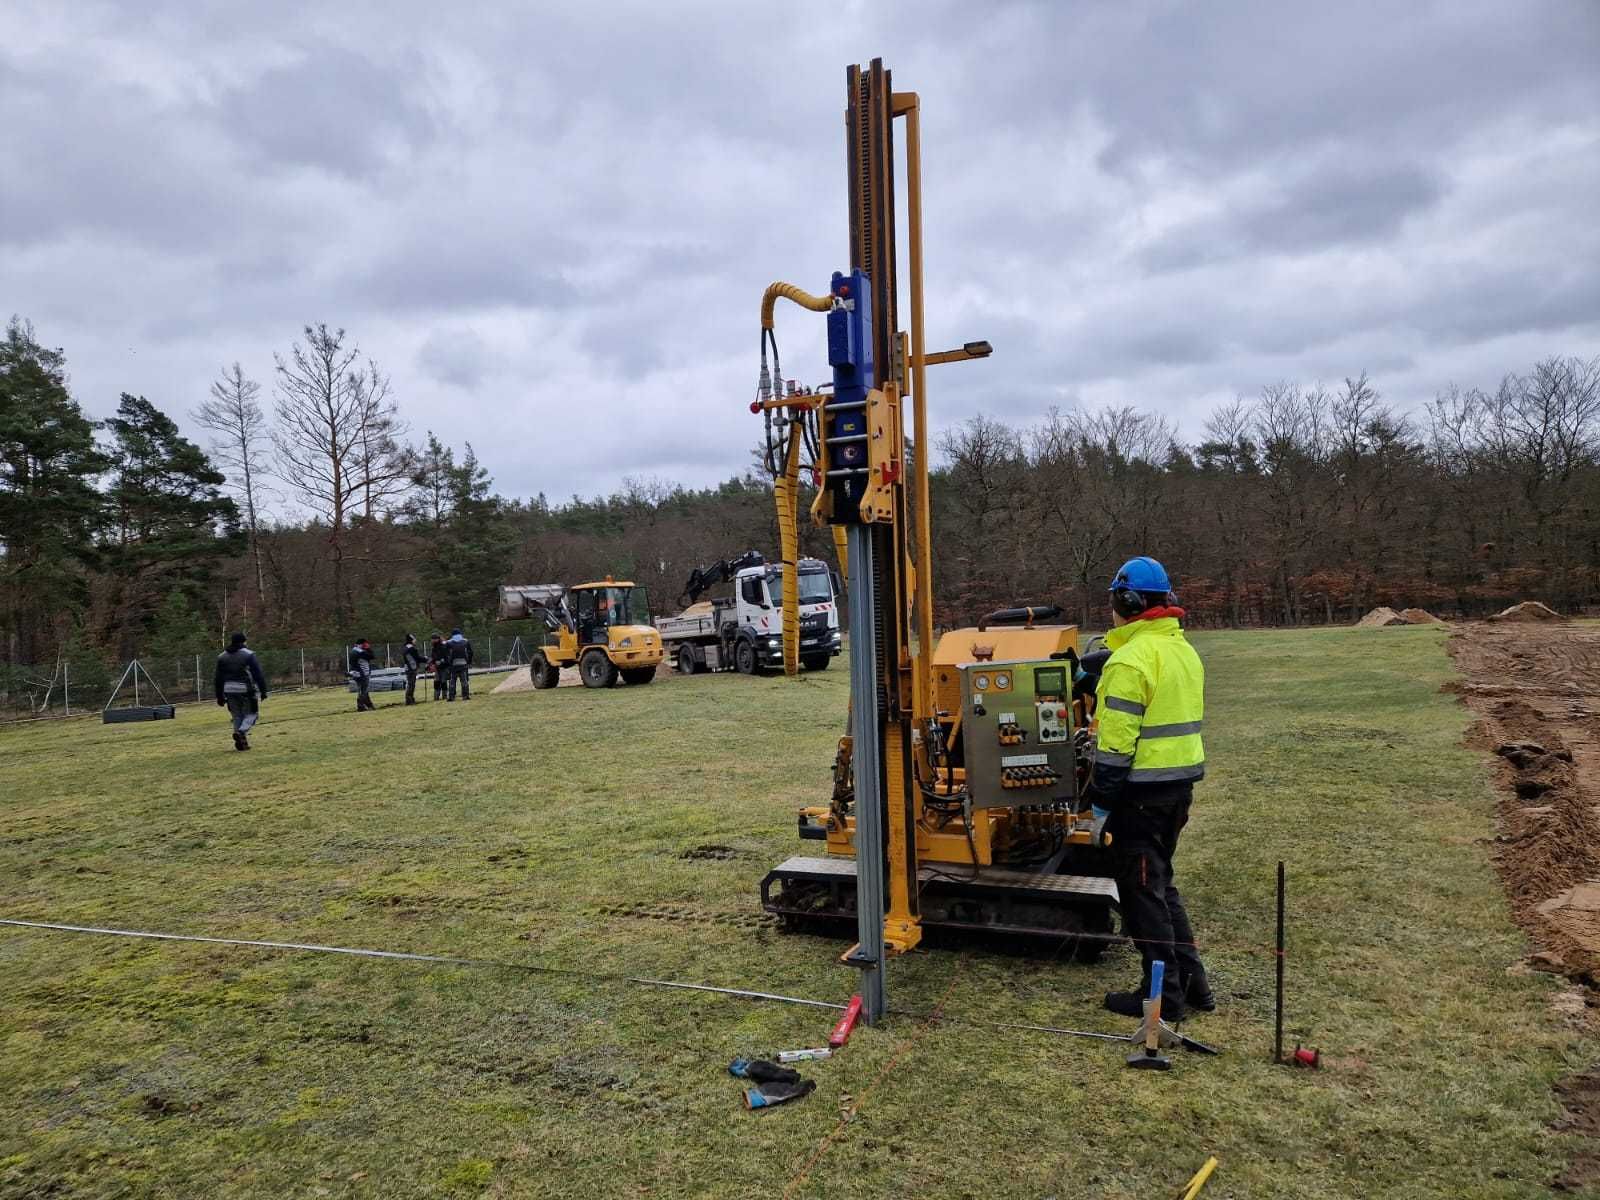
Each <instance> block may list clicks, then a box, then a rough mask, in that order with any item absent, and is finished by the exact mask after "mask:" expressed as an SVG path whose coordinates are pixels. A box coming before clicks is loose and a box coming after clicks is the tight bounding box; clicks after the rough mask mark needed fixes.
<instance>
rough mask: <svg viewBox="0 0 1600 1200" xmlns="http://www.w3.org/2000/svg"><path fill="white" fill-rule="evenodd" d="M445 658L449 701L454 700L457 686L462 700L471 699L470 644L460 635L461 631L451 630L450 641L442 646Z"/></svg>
mask: <svg viewBox="0 0 1600 1200" xmlns="http://www.w3.org/2000/svg"><path fill="white" fill-rule="evenodd" d="M444 652H445V656H446V657H447V658H448V659H449V660H450V699H451V700H452V701H453V700H455V698H456V687H457V685H459V686H460V688H461V698H462V699H463V700H471V699H472V684H471V682H470V676H471V672H470V671H469V670H468V668H469V667H471V666H472V643H471V642H469V641H467V639H466V638H465V637H464V636H463V635H462V633H461V630H459V629H452V630H451V631H450V640H449V641H447V642H446V643H445V644H444Z"/></svg>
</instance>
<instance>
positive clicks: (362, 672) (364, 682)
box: [350, 638, 378, 712]
mask: <svg viewBox="0 0 1600 1200" xmlns="http://www.w3.org/2000/svg"><path fill="white" fill-rule="evenodd" d="M350 678H351V679H352V680H354V681H355V685H356V711H357V712H372V711H373V710H374V709H376V708H377V707H378V706H377V705H376V704H374V703H373V702H372V693H371V692H370V691H368V690H367V689H368V688H370V687H371V686H372V643H371V642H369V641H367V639H366V638H357V639H356V641H355V645H353V646H351V647H350Z"/></svg>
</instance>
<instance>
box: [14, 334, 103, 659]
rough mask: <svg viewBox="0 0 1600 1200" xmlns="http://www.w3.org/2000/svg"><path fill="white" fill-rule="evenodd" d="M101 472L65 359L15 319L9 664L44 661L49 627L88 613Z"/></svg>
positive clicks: (51, 637)
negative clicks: (72, 391) (97, 484)
mask: <svg viewBox="0 0 1600 1200" xmlns="http://www.w3.org/2000/svg"><path fill="white" fill-rule="evenodd" d="M106 467H107V462H106V459H105V456H104V455H102V454H101V453H100V451H99V449H98V448H97V447H96V446H95V441H94V423H93V422H92V421H90V420H89V419H88V418H86V417H85V416H84V415H83V412H82V410H81V409H80V408H79V407H78V405H77V404H76V403H75V402H74V401H73V399H72V397H71V395H70V394H69V393H68V391H67V375H66V358H65V356H64V355H63V354H62V352H61V351H60V350H47V349H45V348H44V347H43V346H41V345H39V343H38V341H37V340H36V339H35V337H34V333H33V326H32V325H30V324H28V323H26V322H24V321H21V320H19V319H17V318H15V317H13V318H12V320H11V323H10V324H9V325H8V326H7V327H6V336H5V338H4V340H3V341H0V627H3V630H4V633H5V636H6V649H7V657H8V658H9V659H10V661H12V662H19V661H20V662H28V661H42V660H44V659H48V658H50V657H51V656H52V655H53V654H54V652H55V651H54V646H53V642H54V641H55V640H56V637H57V635H58V634H60V632H61V630H59V629H55V628H53V626H54V625H55V624H56V623H57V622H61V621H65V620H68V619H69V618H70V617H71V616H72V615H73V614H75V613H78V612H81V611H82V609H83V608H84V606H85V604H86V603H87V599H88V585H87V583H86V579H85V576H86V572H87V570H88V569H89V568H90V567H92V566H93V565H94V562H95V558H96V555H95V544H94V535H95V531H96V530H97V529H98V528H99V526H100V523H101V520H102V517H103V514H104V501H103V498H102V497H101V495H100V493H99V492H98V491H96V490H95V486H94V485H95V480H96V479H97V478H98V477H99V475H100V474H101V473H102V472H103V471H105V469H106Z"/></svg>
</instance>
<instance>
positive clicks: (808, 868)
mask: <svg viewBox="0 0 1600 1200" xmlns="http://www.w3.org/2000/svg"><path fill="white" fill-rule="evenodd" d="M918 882H919V888H918V894H919V896H920V898H921V908H922V925H923V926H924V928H928V929H946V930H951V931H956V932H961V933H974V932H977V933H989V934H1001V935H1006V936H1011V937H1019V938H1049V939H1053V940H1061V939H1069V940H1070V941H1071V950H1072V956H1073V957H1075V958H1077V959H1078V960H1080V961H1084V962H1092V961H1093V960H1094V959H1096V958H1098V957H1099V956H1100V953H1101V952H1102V951H1103V950H1104V949H1105V948H1106V946H1107V945H1109V944H1110V943H1112V942H1113V941H1116V940H1117V938H1116V935H1115V932H1114V927H1113V921H1112V910H1113V908H1114V907H1115V905H1116V904H1117V902H1118V896H1117V885H1116V883H1115V882H1113V881H1112V880H1110V879H1106V878H1103V877H1100V876H1095V875H1059V874H1038V873H1032V872H1028V871H1011V870H1005V869H1002V868H997V867H991V868H988V869H986V870H983V871H980V872H978V873H977V874H974V875H969V874H968V873H967V869H966V868H962V867H955V868H948V869H941V868H935V867H928V866H924V867H923V868H922V869H921V870H920V871H919V872H918ZM761 907H762V908H764V909H765V910H766V911H767V912H769V913H771V914H773V915H774V916H776V917H778V918H780V919H781V920H783V921H784V922H785V923H786V924H788V925H790V926H802V925H807V924H811V923H831V922H834V921H849V922H851V923H852V924H853V923H854V922H855V920H856V863H855V860H854V859H853V858H832V857H830V858H816V857H805V856H796V857H794V858H790V859H786V860H785V861H784V862H781V863H779V864H778V865H777V866H776V867H774V868H773V869H772V870H771V871H768V872H767V875H766V878H765V879H763V880H762V881H761Z"/></svg>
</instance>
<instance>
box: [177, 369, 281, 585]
mask: <svg viewBox="0 0 1600 1200" xmlns="http://www.w3.org/2000/svg"><path fill="white" fill-rule="evenodd" d="M260 394H261V385H260V384H259V383H257V382H255V380H253V379H247V378H245V374H244V368H242V367H241V366H240V365H239V364H238V363H234V364H233V365H232V366H231V367H228V368H226V369H225V370H224V371H223V372H222V375H221V376H220V377H219V378H218V379H217V380H216V382H214V383H213V384H212V385H211V399H210V400H207V401H206V402H205V403H204V404H202V405H200V407H199V408H197V409H195V410H194V412H193V413H191V414H190V415H191V416H192V417H193V418H194V420H195V421H196V422H197V423H198V424H200V425H202V426H204V427H205V428H206V429H208V430H210V431H211V432H212V433H213V434H215V435H216V436H215V437H214V438H213V439H212V442H211V453H212V456H213V457H214V458H215V459H216V460H217V461H218V462H219V463H220V464H221V465H222V466H223V468H224V469H225V471H226V472H227V475H228V485H229V487H230V488H231V489H232V490H233V491H234V492H235V493H237V495H238V497H239V499H240V500H241V501H242V503H243V507H244V519H245V532H246V534H247V535H248V537H249V552H250V562H251V566H252V567H253V568H254V575H255V585H256V606H257V608H258V609H259V608H261V607H262V606H264V605H265V604H266V596H267V588H266V578H265V574H264V572H263V571H262V567H261V537H260V527H261V526H260V520H261V505H260V500H261V499H262V475H263V469H262V468H263V467H264V465H265V460H266V453H267V450H266V447H267V441H268V433H267V415H266V413H264V412H262V411H261V405H260V403H259V402H258V401H257V400H256V397H257V396H259V395H260Z"/></svg>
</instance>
